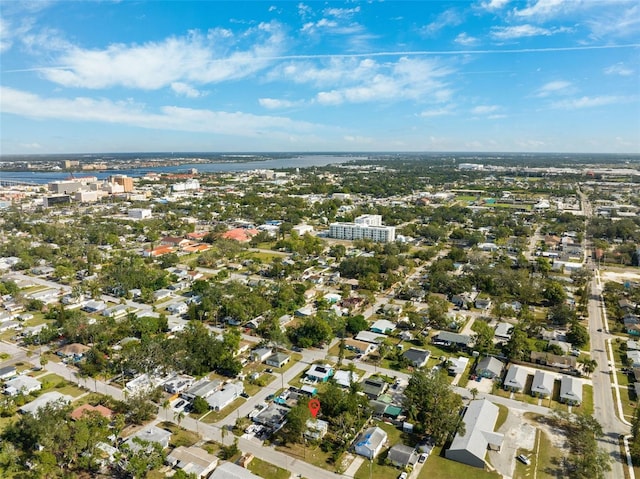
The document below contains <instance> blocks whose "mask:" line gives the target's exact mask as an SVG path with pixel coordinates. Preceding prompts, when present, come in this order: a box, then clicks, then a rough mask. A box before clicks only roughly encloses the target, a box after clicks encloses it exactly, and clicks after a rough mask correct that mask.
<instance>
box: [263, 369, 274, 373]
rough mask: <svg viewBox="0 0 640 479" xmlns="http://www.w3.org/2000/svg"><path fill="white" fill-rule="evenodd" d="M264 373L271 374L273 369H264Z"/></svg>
mask: <svg viewBox="0 0 640 479" xmlns="http://www.w3.org/2000/svg"><path fill="white" fill-rule="evenodd" d="M264 371H265V372H266V373H272V372H273V369H271V368H267V369H265V370H264Z"/></svg>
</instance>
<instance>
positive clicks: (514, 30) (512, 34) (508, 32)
mask: <svg viewBox="0 0 640 479" xmlns="http://www.w3.org/2000/svg"><path fill="white" fill-rule="evenodd" d="M570 31H571V29H570V28H567V27H557V28H551V29H549V28H543V27H536V26H534V25H515V26H513V27H492V28H491V36H492V37H493V38H495V39H496V40H512V39H514V38H522V37H538V36H550V35H555V34H557V33H565V32H570Z"/></svg>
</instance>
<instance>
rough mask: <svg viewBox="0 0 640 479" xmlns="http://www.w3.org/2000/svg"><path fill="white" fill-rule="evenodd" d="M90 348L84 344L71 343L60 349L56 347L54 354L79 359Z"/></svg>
mask: <svg viewBox="0 0 640 479" xmlns="http://www.w3.org/2000/svg"><path fill="white" fill-rule="evenodd" d="M90 349H91V348H90V347H89V346H85V345H84V344H80V343H71V344H67V345H65V346H62V347H61V348H60V349H58V352H57V353H56V354H57V355H58V356H62V357H63V358H75V359H80V358H81V357H82V356H84V355H85V353H86V352H87V351H89V350H90Z"/></svg>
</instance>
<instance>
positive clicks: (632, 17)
mask: <svg viewBox="0 0 640 479" xmlns="http://www.w3.org/2000/svg"><path fill="white" fill-rule="evenodd" d="M632 3H633V2H632ZM587 24H588V26H589V27H590V28H591V32H592V36H593V37H594V38H596V39H599V38H602V37H608V36H611V37H616V38H623V37H632V38H633V37H634V36H637V34H638V31H639V30H640V5H639V4H638V3H637V2H636V3H635V4H633V5H632V6H631V7H630V8H627V9H624V10H620V9H610V10H609V11H602V12H598V16H597V17H596V18H594V19H592V20H590V21H589V22H587Z"/></svg>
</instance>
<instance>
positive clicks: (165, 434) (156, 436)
mask: <svg viewBox="0 0 640 479" xmlns="http://www.w3.org/2000/svg"><path fill="white" fill-rule="evenodd" d="M136 439H139V440H141V441H147V442H155V443H157V444H160V446H161V447H162V449H166V448H167V447H169V441H170V440H171V431H167V430H166V429H161V428H159V427H157V426H147V427H145V428H143V429H140V430H139V431H137V432H135V433H133V434H132V435H131V436H129V438H128V439H127V440H126V441H125V444H127V445H128V446H129V447H130V448H131V449H132V450H134V451H137V450H138V449H140V448H141V445H140V444H139V443H138V441H136Z"/></svg>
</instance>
